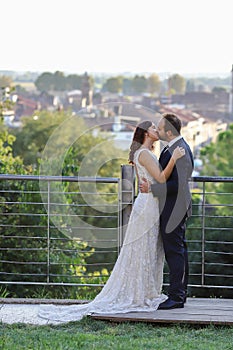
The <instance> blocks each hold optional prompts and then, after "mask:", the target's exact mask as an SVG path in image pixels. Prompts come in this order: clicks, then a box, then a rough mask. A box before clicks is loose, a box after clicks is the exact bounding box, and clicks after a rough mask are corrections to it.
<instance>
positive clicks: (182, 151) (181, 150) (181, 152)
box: [172, 146, 185, 162]
mask: <svg viewBox="0 0 233 350" xmlns="http://www.w3.org/2000/svg"><path fill="white" fill-rule="evenodd" d="M184 155H185V149H184V148H183V147H180V146H177V147H176V148H175V149H174V151H173V153H172V158H173V160H174V162H176V161H177V160H178V159H180V158H182V157H183V156H184Z"/></svg>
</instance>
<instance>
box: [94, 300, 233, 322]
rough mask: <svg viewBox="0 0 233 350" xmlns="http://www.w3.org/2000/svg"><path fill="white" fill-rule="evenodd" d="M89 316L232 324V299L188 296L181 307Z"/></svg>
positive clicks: (129, 319) (105, 318)
mask: <svg viewBox="0 0 233 350" xmlns="http://www.w3.org/2000/svg"><path fill="white" fill-rule="evenodd" d="M91 317H92V318H94V319H99V320H109V321H113V322H126V321H127V322H150V323H192V324H216V325H233V300H232V299H204V298H188V300H187V303H186V304H185V307H184V308H183V309H172V310H155V311H154V312H130V313H125V314H124V313H121V314H120V313H119V314H92V315H91Z"/></svg>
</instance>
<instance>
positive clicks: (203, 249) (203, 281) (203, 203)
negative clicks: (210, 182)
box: [201, 182, 206, 286]
mask: <svg viewBox="0 0 233 350" xmlns="http://www.w3.org/2000/svg"><path fill="white" fill-rule="evenodd" d="M202 188H203V190H202V225H201V285H202V286H204V284H205V200H206V198H205V182H203V187H202Z"/></svg>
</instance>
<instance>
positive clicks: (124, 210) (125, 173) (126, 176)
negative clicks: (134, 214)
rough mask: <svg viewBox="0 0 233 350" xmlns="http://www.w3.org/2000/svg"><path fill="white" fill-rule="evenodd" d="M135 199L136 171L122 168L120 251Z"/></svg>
mask: <svg viewBox="0 0 233 350" xmlns="http://www.w3.org/2000/svg"><path fill="white" fill-rule="evenodd" d="M134 197H135V171H134V167H133V166H132V165H122V166H121V196H120V202H121V211H120V218H121V220H120V239H119V245H118V246H119V249H120V248H121V246H122V244H123V241H124V237H125V231H126V228H127V224H128V221H129V217H130V214H131V211H132V205H133V203H134Z"/></svg>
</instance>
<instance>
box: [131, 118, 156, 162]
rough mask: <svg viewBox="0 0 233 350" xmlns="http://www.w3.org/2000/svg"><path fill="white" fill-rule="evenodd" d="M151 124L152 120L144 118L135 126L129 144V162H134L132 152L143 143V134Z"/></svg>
mask: <svg viewBox="0 0 233 350" xmlns="http://www.w3.org/2000/svg"><path fill="white" fill-rule="evenodd" d="M151 125H152V122H151V121H150V120H145V121H143V122H141V123H139V124H138V125H137V126H136V129H135V131H134V135H133V141H132V143H131V145H130V152H129V163H130V164H134V154H135V152H136V151H137V150H138V149H139V148H140V147H141V145H142V144H143V142H144V139H145V134H146V132H147V130H148V129H149V127H151Z"/></svg>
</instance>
